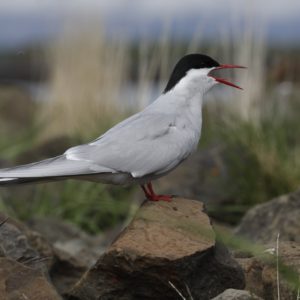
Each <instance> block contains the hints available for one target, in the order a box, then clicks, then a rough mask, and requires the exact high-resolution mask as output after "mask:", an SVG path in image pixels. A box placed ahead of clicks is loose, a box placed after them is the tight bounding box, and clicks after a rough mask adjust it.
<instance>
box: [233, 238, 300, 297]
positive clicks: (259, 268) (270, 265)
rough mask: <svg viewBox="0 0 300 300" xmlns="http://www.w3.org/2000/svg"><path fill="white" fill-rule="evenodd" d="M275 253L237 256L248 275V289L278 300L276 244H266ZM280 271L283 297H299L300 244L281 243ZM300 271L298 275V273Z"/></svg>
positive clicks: (261, 295)
mask: <svg viewBox="0 0 300 300" xmlns="http://www.w3.org/2000/svg"><path fill="white" fill-rule="evenodd" d="M266 249H269V250H271V251H273V254H268V255H267V254H266V252H265V253H262V254H261V256H257V257H253V256H251V255H250V257H246V258H236V259H237V260H238V262H239V264H240V265H241V266H242V268H243V270H244V273H245V276H246V289H247V290H249V291H250V292H253V293H255V294H256V295H258V296H260V297H262V298H263V299H266V300H277V268H276V256H275V248H274V245H268V246H266ZM279 257H280V265H281V266H282V267H280V268H279V269H280V270H282V271H281V272H279V282H280V295H281V299H284V300H294V299H296V298H297V287H295V285H297V284H299V281H298V280H299V279H298V278H299V276H300V244H297V243H294V242H287V241H283V242H280V243H279ZM297 273H298V275H297ZM299 288H300V286H299Z"/></svg>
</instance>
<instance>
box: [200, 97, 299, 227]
mask: <svg viewBox="0 0 300 300" xmlns="http://www.w3.org/2000/svg"><path fill="white" fill-rule="evenodd" d="M297 107H298V104H297V102H296V103H294V104H293V106H291V108H290V109H291V111H295V112H297V111H298V108H297ZM206 117H207V118H206V121H205V123H204V125H203V127H204V130H203V134H204V136H203V141H202V143H203V144H204V146H205V145H209V144H211V143H219V144H221V145H222V146H223V147H224V150H223V153H224V163H225V166H226V169H227V176H226V180H224V182H222V186H223V190H224V191H226V197H227V198H228V204H227V205H226V204H225V205H222V207H215V208H211V211H212V213H213V214H214V215H215V216H216V217H217V218H221V219H222V220H223V221H227V222H230V223H237V222H238V221H239V219H240V218H241V216H242V215H243V214H244V213H245V212H246V211H247V210H248V209H249V208H250V207H252V206H253V205H255V204H258V203H263V202H265V201H269V200H270V199H272V198H274V197H276V196H279V195H281V194H285V193H290V192H291V191H294V190H296V189H297V188H298V187H299V182H300V140H299V138H298V137H299V135H300V119H299V118H298V116H297V114H296V113H295V114H293V113H291V114H290V115H289V116H286V117H283V116H279V115H276V113H274V114H273V115H272V116H270V117H266V116H264V117H262V118H261V120H260V121H259V122H258V123H257V124H253V123H252V122H248V121H243V120H239V119H238V118H237V117H236V116H231V120H235V121H234V122H230V123H228V122H226V121H222V120H220V119H219V120H218V118H214V116H206ZM215 117H216V116H215ZM224 212H226V213H224Z"/></svg>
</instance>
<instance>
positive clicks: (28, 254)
mask: <svg viewBox="0 0 300 300" xmlns="http://www.w3.org/2000/svg"><path fill="white" fill-rule="evenodd" d="M52 265H53V251H52V248H51V246H50V245H49V244H48V243H47V241H46V240H45V239H43V238H42V237H41V236H40V235H39V234H38V233H36V232H33V231H30V230H29V229H28V228H27V227H26V226H25V225H24V224H22V223H20V222H17V221H15V220H13V219H11V218H8V217H7V216H5V215H4V214H2V213H0V299H8V300H14V299H15V300H19V299H24V300H25V299H30V300H35V299H36V300H39V299H46V300H56V299H61V297H60V296H59V294H58V293H57V291H56V290H55V288H54V287H53V286H52V284H51V283H50V282H49V281H48V269H50V268H51V267H52Z"/></svg>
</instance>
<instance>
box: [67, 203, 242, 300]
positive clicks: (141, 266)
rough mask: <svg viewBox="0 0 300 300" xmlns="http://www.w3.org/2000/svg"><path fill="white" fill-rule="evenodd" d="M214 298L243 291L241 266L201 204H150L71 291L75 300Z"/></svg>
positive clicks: (71, 296)
mask: <svg viewBox="0 0 300 300" xmlns="http://www.w3.org/2000/svg"><path fill="white" fill-rule="evenodd" d="M169 282H171V283H172V284H174V285H175V286H176V287H177V288H178V289H179V290H180V291H181V292H182V294H184V295H186V296H187V297H188V293H187V288H186V286H188V287H189V289H190V290H191V291H192V293H193V296H194V297H195V299H203V300H205V299H211V298H212V297H214V296H216V295H218V294H220V293H221V292H222V291H224V290H225V289H227V288H230V287H233V288H243V286H244V277H243V274H242V271H241V269H240V267H239V266H238V265H237V263H236V262H235V261H234V260H233V259H232V258H231V257H230V255H229V253H228V251H227V250H226V249H225V248H224V247H223V246H221V245H216V243H215V234H214V231H213V229H212V227H211V224H210V220H209V218H208V216H207V215H206V214H205V213H204V212H203V204H202V203H200V202H199V201H193V200H185V199H179V198H174V199H173V201H172V202H170V203H166V202H145V203H144V204H143V205H142V207H141V208H140V210H139V212H138V214H137V216H136V217H135V218H134V220H133V221H132V222H131V224H129V226H128V227H127V228H126V229H125V230H124V231H123V232H122V233H121V234H120V236H119V237H118V238H117V240H116V241H115V242H114V243H113V244H112V245H111V247H110V248H109V249H108V250H107V251H106V253H105V254H104V255H103V256H102V257H100V259H99V260H98V261H97V263H96V264H95V265H94V266H93V267H92V268H91V269H90V270H89V271H88V272H87V273H86V274H85V275H84V276H83V277H82V279H81V280H80V281H79V282H78V283H77V284H76V285H75V286H74V288H73V289H72V291H71V292H70V293H69V297H70V299H81V300H87V299H88V300H93V299H101V300H106V299H120V300H125V299H157V300H159V299H164V300H168V299H180V298H179V295H178V294H177V293H176V291H175V290H174V289H173V288H172V287H171V286H170V283H169Z"/></svg>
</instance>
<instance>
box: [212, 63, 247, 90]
mask: <svg viewBox="0 0 300 300" xmlns="http://www.w3.org/2000/svg"><path fill="white" fill-rule="evenodd" d="M220 69H246V67H243V66H237V65H220V66H219V67H216V68H214V69H213V71H214V70H220ZM209 76H210V77H212V78H214V79H215V80H216V81H218V82H220V83H223V84H226V85H229V86H232V87H235V88H237V89H240V90H242V88H241V87H239V86H237V85H235V84H234V83H231V82H229V81H227V80H226V79H223V78H218V77H214V76H211V75H209Z"/></svg>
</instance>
